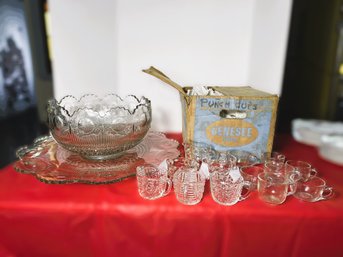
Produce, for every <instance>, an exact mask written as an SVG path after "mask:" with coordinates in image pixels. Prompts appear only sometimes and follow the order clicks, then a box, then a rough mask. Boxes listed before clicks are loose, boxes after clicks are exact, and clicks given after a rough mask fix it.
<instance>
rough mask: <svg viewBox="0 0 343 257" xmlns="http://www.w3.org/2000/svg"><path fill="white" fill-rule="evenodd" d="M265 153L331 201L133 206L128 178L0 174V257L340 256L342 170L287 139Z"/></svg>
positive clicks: (164, 201)
mask: <svg viewBox="0 0 343 257" xmlns="http://www.w3.org/2000/svg"><path fill="white" fill-rule="evenodd" d="M169 136H170V137H173V138H176V139H180V138H181V135H180V134H169ZM274 146H275V149H277V150H278V151H281V152H283V153H284V154H285V155H286V157H287V158H288V159H302V160H305V161H308V162H310V163H311V164H313V166H314V167H316V168H317V169H318V172H319V175H320V176H321V177H322V178H324V179H326V180H327V182H328V184H329V185H332V186H333V187H334V189H335V192H336V195H335V197H334V198H333V199H331V200H328V201H321V202H317V203H306V202H301V201H299V200H297V199H295V198H294V197H288V198H287V200H286V202H285V203H284V204H282V205H279V206H271V205H268V204H265V203H263V202H261V201H260V200H259V199H258V196H257V193H256V192H253V193H252V194H251V195H250V197H249V198H248V199H247V200H245V201H242V202H239V203H237V204H236V205H234V206H229V207H226V206H221V205H218V204H217V203H215V202H214V201H213V200H212V198H211V196H210V193H209V188H208V183H207V187H206V192H205V196H204V199H203V200H202V202H201V203H199V204H198V205H195V206H184V205H182V204H180V203H178V202H177V200H176V199H175V195H174V193H173V192H172V193H171V194H169V195H168V196H166V197H164V198H161V199H158V200H155V201H148V200H143V199H141V198H140V197H139V195H138V193H137V187H136V179H135V178H130V179H127V180H125V181H122V182H120V183H115V184H109V185H85V184H70V185H48V184H44V183H41V182H39V181H38V180H36V179H35V178H34V177H33V176H31V175H24V174H19V173H17V172H15V171H14V170H13V168H12V166H11V165H10V166H7V167H5V168H4V169H2V170H1V171H0V256H35V257H39V256H83V257H86V256H164V257H165V256H225V257H231V256H233V257H238V256H239V257H240V256H273V257H278V256H287V257H304V256H312V257H315V256H318V257H323V256H328V257H335V256H337V257H338V256H340V257H341V256H343V197H342V193H343V167H342V166H337V165H334V164H331V163H329V162H326V161H324V160H322V159H321V158H320V157H319V156H318V154H317V151H316V149H315V148H313V147H310V146H306V145H303V144H300V143H297V142H295V141H294V140H293V139H292V138H291V137H290V136H289V135H279V136H277V138H276V143H275V145H274Z"/></svg>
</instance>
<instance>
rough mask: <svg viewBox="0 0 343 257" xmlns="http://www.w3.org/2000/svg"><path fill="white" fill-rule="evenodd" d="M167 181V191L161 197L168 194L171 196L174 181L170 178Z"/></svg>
mask: <svg viewBox="0 0 343 257" xmlns="http://www.w3.org/2000/svg"><path fill="white" fill-rule="evenodd" d="M165 181H166V188H165V190H164V192H163V194H162V196H161V197H163V196H166V195H167V194H169V193H170V190H171V188H172V181H171V180H170V179H169V178H166V180H165Z"/></svg>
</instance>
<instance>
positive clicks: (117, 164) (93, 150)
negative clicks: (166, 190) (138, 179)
mask: <svg viewBox="0 0 343 257" xmlns="http://www.w3.org/2000/svg"><path fill="white" fill-rule="evenodd" d="M47 117H48V126H49V130H50V135H49V136H43V137H40V138H37V139H36V140H35V141H34V142H33V144H32V145H30V146H23V147H20V148H19V149H18V150H17V152H16V154H17V157H18V158H19V161H17V162H16V163H15V164H14V168H15V170H16V171H18V172H20V173H25V174H32V175H34V176H35V177H36V178H38V179H39V180H40V181H42V182H45V183H55V184H62V183H89V184H104V183H113V182H118V181H120V180H122V179H124V178H127V177H130V176H134V175H135V173H136V167H137V166H138V165H140V164H142V163H145V162H149V163H158V162H161V161H162V160H163V159H165V158H176V157H177V156H179V153H180V152H179V151H178V150H177V147H178V145H179V143H178V142H176V141H175V140H172V139H168V138H166V136H165V135H164V134H163V133H160V132H154V131H150V125H151V102H150V100H149V99H147V98H145V97H140V98H138V97H137V96H134V95H129V96H126V97H124V98H121V97H120V96H118V95H116V94H108V95H105V96H103V97H100V96H97V95H93V94H87V95H83V96H82V97H81V98H76V97H74V96H70V95H68V96H65V97H63V98H62V99H61V100H60V101H57V100H56V99H52V100H49V101H48V104H47Z"/></svg>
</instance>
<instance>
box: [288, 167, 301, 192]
mask: <svg viewBox="0 0 343 257" xmlns="http://www.w3.org/2000/svg"><path fill="white" fill-rule="evenodd" d="M299 179H300V173H299V172H296V173H294V174H291V175H290V181H291V182H290V183H289V184H288V190H287V191H288V192H287V196H289V195H293V194H294V193H295V192H296V191H297V183H298V182H297V180H299Z"/></svg>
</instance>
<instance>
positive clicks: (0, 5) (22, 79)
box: [0, 0, 36, 119]
mask: <svg viewBox="0 0 343 257" xmlns="http://www.w3.org/2000/svg"><path fill="white" fill-rule="evenodd" d="M35 102H36V100H35V89H34V71H33V63H32V55H31V46H30V40H29V35H28V30H27V20H26V17H25V7H24V1H20V0H0V119H2V118H6V117H9V116H12V115H14V114H16V113H19V112H22V111H24V110H26V109H28V108H30V107H31V106H34V105H35Z"/></svg>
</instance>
